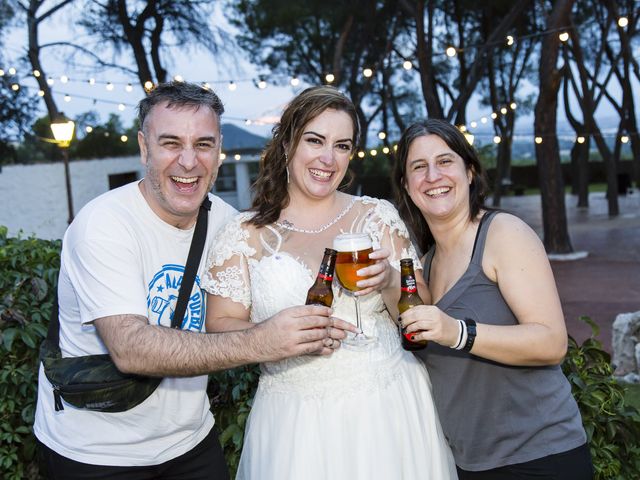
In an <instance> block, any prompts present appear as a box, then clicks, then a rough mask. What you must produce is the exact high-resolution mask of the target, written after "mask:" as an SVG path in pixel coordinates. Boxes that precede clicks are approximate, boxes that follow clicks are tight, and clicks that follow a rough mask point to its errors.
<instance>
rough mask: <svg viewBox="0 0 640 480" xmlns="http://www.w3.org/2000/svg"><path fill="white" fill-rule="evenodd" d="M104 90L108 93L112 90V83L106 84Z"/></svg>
mask: <svg viewBox="0 0 640 480" xmlns="http://www.w3.org/2000/svg"><path fill="white" fill-rule="evenodd" d="M105 88H106V89H107V90H109V91H111V90H113V83H111V82H109V83H107V86H106V87H105Z"/></svg>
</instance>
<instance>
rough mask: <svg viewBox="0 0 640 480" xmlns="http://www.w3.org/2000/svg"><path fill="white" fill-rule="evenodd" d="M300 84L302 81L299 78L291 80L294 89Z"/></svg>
mask: <svg viewBox="0 0 640 480" xmlns="http://www.w3.org/2000/svg"><path fill="white" fill-rule="evenodd" d="M299 83H300V80H299V79H298V77H292V78H291V86H292V87H297V86H298V84H299Z"/></svg>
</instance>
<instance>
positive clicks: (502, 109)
mask: <svg viewBox="0 0 640 480" xmlns="http://www.w3.org/2000/svg"><path fill="white" fill-rule="evenodd" d="M500 113H501V114H503V115H506V114H507V107H502V108H501V109H500Z"/></svg>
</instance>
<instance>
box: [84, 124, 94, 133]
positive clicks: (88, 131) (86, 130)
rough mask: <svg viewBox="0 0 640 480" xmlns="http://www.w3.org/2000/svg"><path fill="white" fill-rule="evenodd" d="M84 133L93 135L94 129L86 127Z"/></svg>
mask: <svg viewBox="0 0 640 480" xmlns="http://www.w3.org/2000/svg"><path fill="white" fill-rule="evenodd" d="M84 131H85V132H87V133H91V132H93V127H92V126H90V125H88V126H86V127H85V129H84Z"/></svg>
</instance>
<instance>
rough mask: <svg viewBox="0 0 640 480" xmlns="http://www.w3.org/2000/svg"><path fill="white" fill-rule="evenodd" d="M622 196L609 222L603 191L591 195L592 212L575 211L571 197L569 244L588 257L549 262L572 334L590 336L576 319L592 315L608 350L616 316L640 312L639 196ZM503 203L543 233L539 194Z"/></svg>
mask: <svg viewBox="0 0 640 480" xmlns="http://www.w3.org/2000/svg"><path fill="white" fill-rule="evenodd" d="M618 198H619V201H620V215H619V216H618V217H615V218H609V216H608V214H607V200H606V198H605V196H604V193H592V194H591V195H590V196H589V202H590V207H589V209H578V208H576V207H575V205H576V203H577V199H576V197H575V196H572V195H567V197H566V205H567V216H568V222H569V234H570V236H571V242H572V244H573V247H574V249H575V250H576V251H586V252H588V256H587V257H586V258H583V259H580V260H573V261H552V262H551V267H552V268H553V272H554V274H555V277H556V283H557V284H558V291H559V293H560V299H561V301H562V307H563V310H564V315H565V320H566V322H567V329H568V330H569V334H571V335H572V336H573V337H574V338H575V339H576V340H577V341H578V342H581V341H583V340H585V339H586V338H588V336H589V335H590V333H591V329H590V327H589V326H588V325H587V324H585V323H583V322H581V321H579V320H578V317H579V316H581V315H587V316H590V317H591V318H592V319H593V320H595V322H596V323H597V324H598V325H599V326H600V334H599V336H598V338H599V340H600V341H601V342H602V344H603V347H604V348H605V349H606V350H607V351H609V352H611V326H612V324H613V321H614V320H615V318H616V315H617V314H619V313H626V312H634V311H638V310H640V192H639V191H638V190H635V192H634V193H632V194H630V195H627V196H620V197H618ZM503 200H504V201H503V205H502V208H504V209H505V210H508V211H512V212H514V213H516V214H517V215H518V216H520V217H521V218H522V219H524V220H525V221H526V222H527V223H528V224H529V225H530V226H531V227H532V228H534V229H535V230H536V232H538V234H539V235H542V213H541V207H540V196H526V197H506V198H504V199H503Z"/></svg>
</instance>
